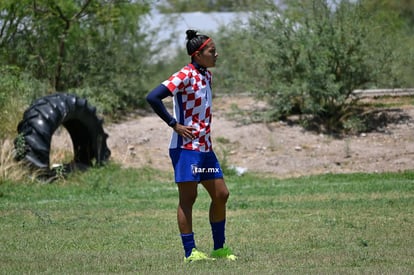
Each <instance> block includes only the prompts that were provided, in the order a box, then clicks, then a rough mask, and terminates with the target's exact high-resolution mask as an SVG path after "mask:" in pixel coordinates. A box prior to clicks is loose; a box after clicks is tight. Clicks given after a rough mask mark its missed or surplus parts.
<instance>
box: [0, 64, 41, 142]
mask: <svg viewBox="0 0 414 275" xmlns="http://www.w3.org/2000/svg"><path fill="white" fill-rule="evenodd" d="M0 75H1V76H2V77H1V78H0V138H6V137H14V135H16V133H17V132H16V129H17V124H18V122H19V120H20V119H21V118H22V113H23V111H24V110H25V108H27V107H28V105H29V104H30V103H31V101H33V100H34V99H35V98H37V97H39V96H40V95H42V94H45V93H47V91H48V86H47V84H46V83H43V82H41V81H38V80H36V79H34V78H33V77H31V76H30V75H29V74H27V73H26V72H22V71H20V69H19V68H17V67H14V66H1V67H0Z"/></svg>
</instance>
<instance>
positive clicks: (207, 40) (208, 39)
mask: <svg viewBox="0 0 414 275" xmlns="http://www.w3.org/2000/svg"><path fill="white" fill-rule="evenodd" d="M210 40H211V38H207V39H206V41H204V43H203V44H201V46H200V47H198V49H197V50H195V52H193V53H192V54H191V57H193V56H194V55H195V54H196V53H197V52H199V51H201V50H202V49H203V48H204V47H205V46H206V45H207V43H208V42H210Z"/></svg>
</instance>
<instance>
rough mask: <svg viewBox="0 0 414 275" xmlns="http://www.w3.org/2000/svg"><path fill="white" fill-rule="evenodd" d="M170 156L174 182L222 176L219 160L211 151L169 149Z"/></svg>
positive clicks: (199, 180) (198, 180)
mask: <svg viewBox="0 0 414 275" xmlns="http://www.w3.org/2000/svg"><path fill="white" fill-rule="evenodd" d="M170 157H171V161H172V165H173V167H174V175H175V182H176V183H180V182H189V181H196V182H202V181H205V180H211V179H220V178H223V172H222V170H221V167H220V164H219V161H218V159H217V157H216V154H214V152H213V151H210V152H199V151H193V150H186V149H170Z"/></svg>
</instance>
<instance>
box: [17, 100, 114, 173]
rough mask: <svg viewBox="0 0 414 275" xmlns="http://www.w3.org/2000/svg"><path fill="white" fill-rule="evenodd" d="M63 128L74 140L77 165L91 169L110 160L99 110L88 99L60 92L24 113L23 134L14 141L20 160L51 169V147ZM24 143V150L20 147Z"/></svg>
mask: <svg viewBox="0 0 414 275" xmlns="http://www.w3.org/2000/svg"><path fill="white" fill-rule="evenodd" d="M61 125H62V126H63V127H64V128H65V129H66V130H67V131H68V133H69V135H70V137H71V139H72V144H73V155H74V160H73V162H74V163H75V164H80V165H81V166H88V167H89V166H92V165H93V164H95V165H100V164H102V163H103V162H105V161H107V160H108V159H109V157H110V155H111V151H110V150H109V149H108V147H107V145H106V140H107V138H108V135H107V134H106V133H105V132H104V130H103V126H102V125H103V120H102V119H99V118H98V117H97V115H96V108H95V107H93V106H91V105H89V104H88V102H87V100H86V99H83V98H80V97H77V96H75V95H71V94H66V93H56V94H52V95H48V96H45V97H42V98H39V99H37V100H36V101H34V102H33V104H32V105H31V106H30V107H29V108H28V109H27V110H26V111H25V112H24V114H23V119H22V120H21V121H20V123H19V124H18V126H17V132H18V134H19V135H18V137H17V138H16V139H15V142H14V144H15V149H16V152H20V153H19V154H18V155H17V156H16V158H17V160H19V161H20V160H25V161H27V162H29V164H31V165H33V166H34V167H35V168H39V169H43V170H50V156H49V154H50V144H51V141H52V136H53V134H54V132H55V131H56V129H57V128H58V127H59V126H61ZM22 139H24V142H23V143H22ZM22 144H23V146H24V148H18V147H19V146H22ZM94 160H95V162H94Z"/></svg>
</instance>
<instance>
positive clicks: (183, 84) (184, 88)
mask: <svg viewBox="0 0 414 275" xmlns="http://www.w3.org/2000/svg"><path fill="white" fill-rule="evenodd" d="M211 78H212V74H211V72H210V71H208V70H207V71H206V73H205V75H203V74H201V73H200V72H199V71H198V70H197V69H196V68H195V67H194V65H193V64H188V65H187V66H185V67H183V68H182V69H181V70H180V71H178V72H176V73H175V74H173V75H172V76H171V77H170V78H169V79H168V80H166V81H164V82H163V83H162V84H163V85H164V86H166V87H167V88H168V90H170V92H171V93H172V94H173V96H174V117H175V119H176V120H177V122H178V123H180V124H182V125H185V126H192V127H194V128H195V129H196V130H195V131H193V134H194V135H195V139H193V140H191V139H187V138H183V137H181V136H180V135H178V134H177V133H176V132H175V131H174V132H173V135H172V137H171V142H170V149H175V148H182V149H189V150H195V151H200V152H209V151H211V150H212V144H211V137H210V124H211V120H212V115H211V105H212V92H211Z"/></svg>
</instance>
